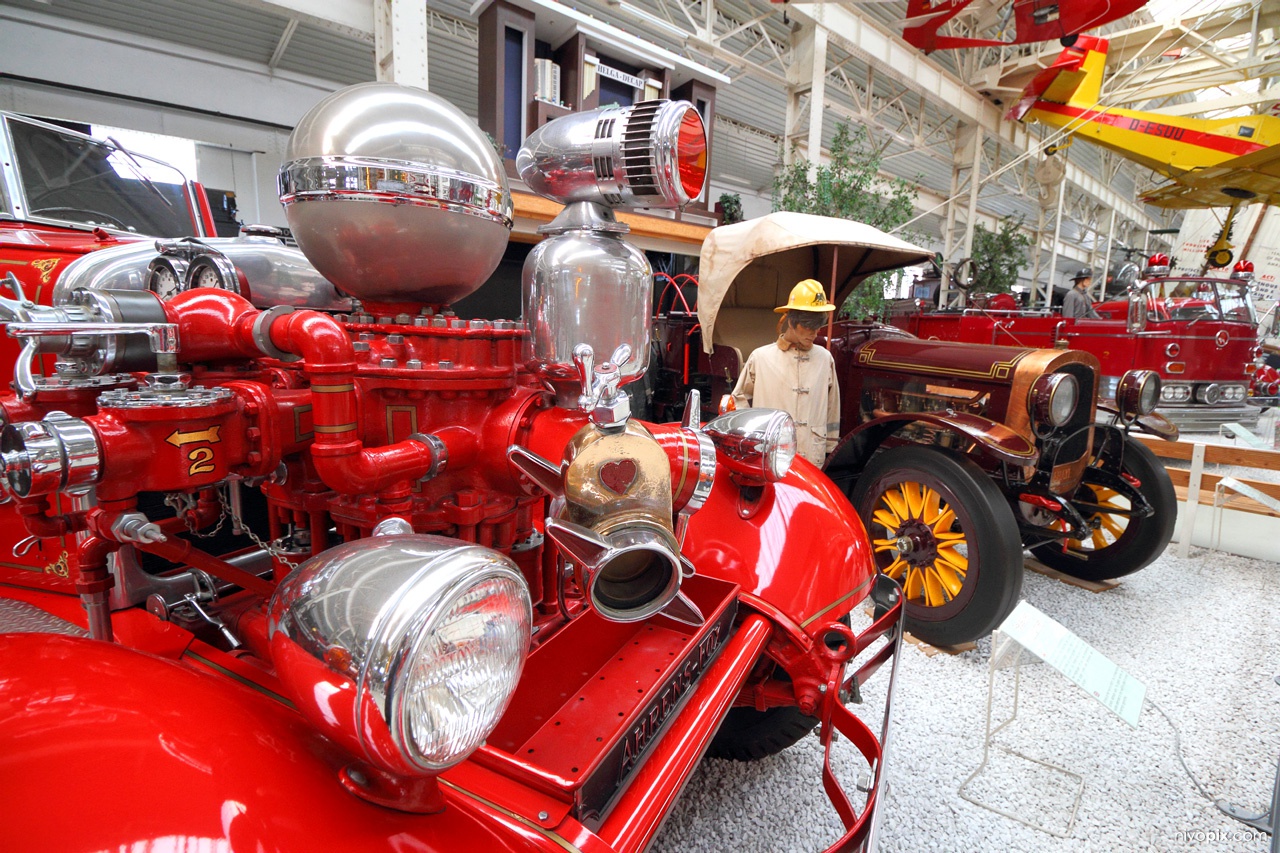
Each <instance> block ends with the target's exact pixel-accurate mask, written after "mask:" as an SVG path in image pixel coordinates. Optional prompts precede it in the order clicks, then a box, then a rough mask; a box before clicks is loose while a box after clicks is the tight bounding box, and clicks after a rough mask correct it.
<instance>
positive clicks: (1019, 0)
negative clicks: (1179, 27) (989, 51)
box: [902, 0, 1147, 53]
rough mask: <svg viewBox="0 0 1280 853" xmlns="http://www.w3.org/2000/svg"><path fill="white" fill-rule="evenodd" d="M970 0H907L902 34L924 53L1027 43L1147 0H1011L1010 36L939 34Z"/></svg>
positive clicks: (1104, 20) (1062, 34) (1076, 30)
mask: <svg viewBox="0 0 1280 853" xmlns="http://www.w3.org/2000/svg"><path fill="white" fill-rule="evenodd" d="M972 2H973V0H908V2H907V21H906V26H905V27H904V28H903V30H902V37H903V38H904V39H905V40H906V41H907V43H908V44H911V45H914V46H916V47H918V48H920V49H921V50H923V51H925V52H926V53H927V52H930V51H934V50H948V49H952V48H964V47H995V46H1000V45H1009V44H1030V43H1032V42H1038V41H1048V40H1050V39H1060V38H1067V37H1070V36H1075V35H1079V34H1080V33H1082V32H1084V31H1085V30H1088V29H1092V28H1094V27H1100V26H1102V25H1103V24H1108V23H1110V22H1112V21H1114V20H1117V19H1119V18H1123V17H1124V16H1125V15H1129V14H1132V13H1133V12H1136V11H1137V10H1138V9H1141V8H1142V7H1143V6H1144V5H1145V4H1146V2H1147V0H1012V2H1013V21H1014V32H1013V33H1012V36H1013V37H1012V38H999V39H983V38H967V37H962V36H946V35H940V34H939V32H938V31H939V29H941V28H942V27H943V26H944V25H945V24H946V23H947V22H948V21H950V20H951V19H952V18H954V17H956V15H958V14H960V12H962V11H964V9H965V8H966V7H968V6H969V4H970V3H972Z"/></svg>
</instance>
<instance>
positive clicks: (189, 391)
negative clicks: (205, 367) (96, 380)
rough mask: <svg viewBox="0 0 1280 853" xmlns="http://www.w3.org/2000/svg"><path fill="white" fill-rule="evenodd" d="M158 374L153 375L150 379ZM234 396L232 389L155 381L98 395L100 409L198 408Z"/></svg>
mask: <svg viewBox="0 0 1280 853" xmlns="http://www.w3.org/2000/svg"><path fill="white" fill-rule="evenodd" d="M156 378H157V377H155V376H150V377H148V379H149V380H155V379H156ZM234 396H235V395H234V394H233V393H232V391H231V389H230V388H223V387H221V386H214V387H212V388H204V387H197V388H188V387H186V386H185V385H174V386H172V387H164V386H157V385H156V384H155V383H154V381H152V383H151V384H149V385H148V386H147V387H144V388H140V389H138V390H136V391H134V390H131V389H127V388H120V389H115V390H112V391H104V392H103V393H102V394H101V395H100V396H99V397H98V408H100V409H155V408H166V409H198V408H202V407H205V406H211V405H214V404H216V403H224V402H226V401H228V400H230V399H232V397H234Z"/></svg>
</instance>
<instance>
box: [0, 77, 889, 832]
mask: <svg viewBox="0 0 1280 853" xmlns="http://www.w3.org/2000/svg"><path fill="white" fill-rule="evenodd" d="M705 149H706V141H705V136H704V132H703V128H702V124H701V121H700V120H699V118H698V115H697V113H696V111H695V110H694V109H693V108H692V107H691V106H690V105H689V104H687V103H684V102H665V101H656V102H645V103H642V104H638V105H636V106H634V107H629V108H625V109H619V108H604V109H601V110H598V111H595V112H593V113H586V114H580V115H575V116H569V117H566V118H564V119H561V120H558V121H556V122H554V123H552V124H549V125H546V126H545V127H543V128H542V129H540V130H539V131H538V132H537V133H535V134H534V135H533V136H532V137H531V138H530V139H529V140H528V142H527V143H526V145H525V147H524V148H523V149H522V151H521V153H520V157H519V160H518V164H519V168H520V172H521V176H522V177H523V179H524V180H525V181H526V182H527V183H528V184H529V185H530V186H531V187H532V188H533V189H535V190H536V191H538V192H540V193H542V194H544V195H546V196H548V197H551V198H554V199H556V200H557V201H560V202H562V203H564V204H565V205H566V207H565V209H564V211H563V213H562V214H561V215H560V216H559V217H558V218H557V219H556V220H555V221H554V222H553V223H551V225H550V226H548V227H547V228H545V229H544V231H545V232H546V233H547V235H548V236H547V239H546V240H545V241H544V242H542V243H540V244H539V245H538V246H537V247H536V248H535V250H534V252H533V253H532V254H531V256H530V259H529V261H528V263H527V265H526V267H525V274H524V288H525V294H524V296H525V317H524V323H523V324H521V323H516V322H512V321H503V320H497V321H489V320H470V321H464V320H462V319H459V318H458V317H457V316H455V315H454V314H453V313H452V312H451V311H450V310H449V308H448V305H449V304H450V303H451V302H452V301H454V300H456V299H458V298H460V297H462V296H464V295H466V294H467V293H470V292H471V291H473V290H474V289H475V288H476V287H478V286H479V285H480V284H481V283H482V282H483V281H485V280H486V279H487V278H488V276H489V275H490V273H491V272H492V270H493V269H494V267H495V265H496V264H497V262H498V260H499V258H500V257H501V255H502V252H503V248H504V246H505V244H506V240H507V234H508V230H509V228H510V225H511V204H510V195H509V190H508V187H507V181H506V177H505V174H504V171H503V168H502V165H501V163H500V162H499V161H498V159H497V157H496V154H495V153H494V150H493V147H492V145H491V144H490V142H489V141H488V140H487V139H486V138H485V137H484V135H483V134H482V133H481V132H480V131H479V130H478V129H477V128H476V127H475V126H474V125H473V124H472V123H471V122H470V121H469V120H468V119H467V118H466V117H465V116H463V114H462V113H461V112H459V111H458V110H457V109H455V108H453V107H452V106H450V105H448V104H447V103H445V102H444V101H442V100H440V99H438V98H436V97H435V96H432V95H429V94H428V93H425V92H421V91H418V90H409V89H404V88H400V87H396V86H393V85H391V84H363V85H361V86H357V87H353V88H351V89H347V90H343V91H341V92H338V93H336V94H334V95H333V96H331V97H329V98H328V99H326V100H325V101H323V102H322V103H321V104H319V105H318V106H317V107H316V108H315V109H313V110H312V111H311V112H310V113H309V114H308V115H307V116H306V117H304V119H303V121H302V122H301V123H300V124H299V126H298V128H297V129H296V131H295V133H294V135H293V137H292V138H291V141H290V145H289V151H288V161H287V162H286V163H285V165H284V167H283V169H282V172H281V177H280V181H281V189H282V200H283V202H284V203H285V205H286V209H287V213H288V218H289V222H290V225H291V227H292V229H293V231H294V233H295V235H296V236H297V238H298V242H299V245H300V247H301V249H302V250H303V251H304V252H305V253H306V256H307V257H308V258H309V259H310V261H311V262H312V263H313V264H314V265H315V267H316V268H317V269H319V271H320V272H321V273H323V275H324V276H325V277H326V278H327V279H328V280H329V281H331V282H332V283H333V284H335V285H337V286H338V287H339V288H340V289H341V290H342V291H343V293H344V294H345V295H343V296H339V295H338V294H337V293H336V292H332V291H331V292H329V293H327V294H325V293H321V294H319V295H316V294H307V293H304V292H300V289H299V288H298V286H297V284H298V281H299V279H298V277H297V276H296V275H294V274H290V273H288V272H287V271H286V270H285V269H284V267H285V266H287V264H272V263H263V264H259V265H257V266H255V265H254V264H253V263H251V262H250V261H251V258H250V257H249V256H250V254H251V253H250V252H249V251H248V250H243V253H242V255H241V257H240V258H239V260H238V261H236V262H235V263H234V264H233V267H234V269H232V270H230V271H228V270H226V269H223V272H224V273H226V272H232V273H234V275H231V276H230V277H219V276H216V275H215V276H212V277H211V278H209V279H208V280H209V281H214V282H215V283H219V284H220V286H219V287H213V288H210V287H199V286H195V285H198V284H201V283H204V282H205V280H206V277H204V276H194V277H193V276H192V275H191V274H190V273H191V269H190V267H189V265H188V263H189V262H190V261H191V259H190V258H188V257H186V256H180V255H175V254H173V253H168V254H164V253H162V254H160V255H155V256H153V257H151V258H149V259H148V258H146V257H139V258H137V265H136V266H135V267H134V268H133V270H132V273H133V274H124V273H120V274H119V275H115V274H113V275H107V274H102V275H89V276H85V277H83V278H82V277H79V276H77V275H76V270H75V269H74V268H73V269H72V270H71V271H69V272H68V274H67V275H68V282H70V283H75V282H85V284H84V286H79V285H77V286H71V287H69V288H68V290H67V291H66V292H65V294H60V298H59V299H58V300H57V304H55V305H54V306H50V307H46V306H37V305H34V304H32V303H30V302H26V301H19V302H14V303H11V304H10V305H9V306H8V309H9V311H10V312H11V314H12V320H11V322H10V323H9V325H8V333H9V335H11V336H13V337H15V338H17V339H19V340H21V341H24V342H26V344H25V346H26V352H27V354H28V355H29V356H31V357H51V358H54V359H56V360H57V362H58V369H57V371H56V372H55V373H53V374H51V375H49V376H42V375H39V374H38V372H36V371H32V370H20V371H19V373H20V377H19V379H18V380H17V382H16V385H17V391H16V392H15V393H14V394H11V395H9V396H7V397H5V398H4V399H3V400H0V407H2V408H3V411H4V415H5V421H6V425H5V427H4V430H3V434H2V436H0V457H2V460H3V466H4V481H5V483H6V487H7V492H8V496H9V498H10V499H11V500H12V502H13V505H14V507H15V508H16V515H17V516H19V517H20V518H21V523H22V524H23V525H24V526H25V529H26V531H27V532H28V533H29V534H30V536H31V537H34V539H33V541H35V542H38V543H40V544H41V545H43V546H44V547H45V548H47V549H50V548H51V549H53V550H55V551H57V556H56V558H54V559H52V560H50V564H51V566H52V568H50V569H49V570H48V571H43V572H41V571H31V570H29V569H25V568H21V567H15V566H7V567H2V568H0V579H2V580H3V586H2V587H0V589H2V590H3V592H0V631H3V633H0V672H2V673H3V675H2V677H0V755H2V756H3V763H4V771H5V772H4V774H3V777H4V782H3V787H4V790H5V795H4V797H3V798H0V821H2V822H3V826H4V830H3V837H4V839H5V843H6V845H11V846H12V847H14V849H40V850H50V851H53V850H67V851H81V850H104V849H124V848H129V849H132V848H133V847H135V846H138V847H146V848H147V849H161V848H167V847H173V848H175V849H176V848H182V849H186V848H188V847H196V846H200V847H202V848H204V847H208V848H209V849H214V850H237V851H238V850H265V849H270V850H319V849H328V850H357V849H360V850H363V849H397V850H399V849H413V850H424V851H426V850H435V851H446V850H456V849H462V848H467V849H474V850H484V851H490V850H556V851H563V850H581V851H603V850H626V851H631V850H642V849H644V848H645V847H646V846H648V844H649V843H650V842H651V841H652V839H653V837H654V835H655V834H656V832H657V830H658V828H659V826H660V825H661V823H662V820H663V818H664V816H665V815H666V813H667V812H668V811H669V809H670V808H671V806H672V803H673V802H674V800H675V799H676V797H677V796H678V794H679V792H680V790H681V788H682V786H683V785H684V784H685V782H686V781H687V780H688V779H689V777H690V775H691V774H692V772H693V769H694V767H695V766H696V764H697V763H698V761H699V759H700V758H701V756H702V755H703V753H704V752H705V751H707V750H708V749H710V750H711V751H712V752H713V753H715V754H718V755H725V756H731V757H738V758H757V757H760V756H762V755H765V754H768V753H771V752H775V751H777V750H779V749H782V748H785V747H786V746H789V745H790V744H792V743H794V742H795V741H796V740H797V739H799V738H800V737H802V736H803V735H804V734H806V733H807V732H809V731H810V730H812V729H813V728H814V727H815V726H820V729H819V731H820V736H821V737H822V738H823V740H824V742H825V743H827V744H828V745H829V744H830V743H831V740H832V739H833V738H834V737H836V734H837V733H839V734H843V735H844V736H845V737H847V738H848V739H850V740H851V741H852V742H853V744H854V745H855V746H856V748H857V749H858V751H859V752H860V753H861V754H862V755H863V756H864V757H865V759H866V762H867V766H868V770H869V771H870V775H869V777H868V778H869V779H870V784H869V785H864V786H863V787H866V788H867V790H868V794H867V798H866V801H865V804H861V803H860V804H859V805H858V806H856V807H855V806H854V805H853V804H852V803H851V802H850V800H849V798H848V797H846V796H845V794H844V793H843V792H842V788H841V785H840V783H839V782H838V781H837V780H836V778H835V776H834V775H833V774H832V772H831V769H830V766H829V764H828V765H827V766H825V767H824V771H823V775H824V779H823V781H824V787H825V788H826V790H827V791H828V793H829V795H830V796H831V798H832V801H833V803H834V805H835V807H836V809H837V811H838V812H839V814H840V816H841V818H842V820H843V822H844V824H845V826H846V832H845V834H844V835H843V837H841V838H839V839H835V840H834V841H833V844H832V847H831V849H833V850H861V849H865V847H866V846H867V844H868V839H869V838H870V837H871V836H872V835H873V832H874V822H875V821H874V819H875V815H876V813H877V807H878V794H879V791H880V790H881V785H882V779H883V773H884V742H885V735H886V733H887V728H885V729H884V730H882V732H881V733H880V734H879V735H877V734H876V733H874V732H873V730H872V728H871V727H869V726H868V725H866V724H864V723H863V722H862V721H861V720H859V718H858V717H857V716H855V715H854V714H853V712H852V711H851V710H849V708H847V707H846V706H845V704H844V702H845V701H846V700H849V699H857V698H858V697H859V695H860V694H859V687H860V685H861V684H863V683H864V681H865V679H866V678H867V677H869V676H870V675H871V674H872V673H873V672H875V671H876V670H877V669H878V668H880V667H881V666H882V665H883V664H885V663H886V662H891V661H896V658H895V657H894V655H895V652H896V650H897V648H898V645H899V643H900V640H901V629H900V624H901V623H900V616H901V612H902V603H901V597H900V595H899V594H898V591H897V587H896V585H895V584H894V583H893V582H892V581H889V580H888V579H885V578H880V577H877V575H876V573H875V568H874V563H873V560H872V555H871V553H870V547H869V545H868V541H867V537H866V533H865V532H864V530H863V528H862V525H861V523H860V522H859V520H858V518H857V516H856V514H855V513H854V512H853V510H852V508H851V507H850V506H849V504H848V502H847V501H846V500H845V499H844V497H843V496H842V495H840V494H839V493H838V492H837V491H836V490H835V488H834V486H833V485H832V484H831V483H830V481H828V480H827V479H826V478H825V477H823V476H822V475H821V474H820V473H819V472H818V471H817V470H816V469H814V468H813V467H812V466H810V465H808V464H807V463H806V462H804V461H803V460H793V458H792V457H793V456H794V429H795V428H794V424H793V423H792V422H791V420H790V418H789V416H787V415H785V414H784V413H781V412H776V411H772V410H752V411H743V412H736V413H731V414H729V415H727V416H724V417H720V418H716V419H715V420H712V421H709V422H707V423H705V424H703V423H701V422H700V417H699V414H698V412H699V405H698V401H697V399H696V395H695V398H694V399H693V400H692V401H691V402H690V404H689V405H688V407H687V416H686V418H685V420H684V422H683V423H682V424H661V425H659V424H649V423H642V422H640V421H638V420H636V419H634V418H632V417H630V413H629V408H628V403H627V396H626V394H625V392H624V391H623V390H622V386H623V385H624V384H625V383H627V382H628V381H630V380H633V379H635V378H637V377H638V376H639V375H640V374H641V372H642V371H643V360H644V357H645V354H646V352H647V348H648V337H649V323H650V320H649V312H648V310H647V309H648V305H649V304H650V303H649V300H650V298H651V287H652V284H651V281H652V273H651V270H650V268H649V265H648V263H647V262H646V261H645V259H644V257H643V255H642V254H641V253H640V252H638V251H637V250H636V249H634V248H633V247H632V246H631V245H630V244H628V243H626V242H624V241H623V240H622V239H621V234H620V232H621V231H623V230H625V229H624V227H623V226H620V225H619V224H618V222H617V221H616V219H615V217H614V215H613V212H612V207H613V206H617V205H630V206H647V207H678V206H680V205H682V204H684V203H686V202H687V201H688V200H689V199H690V198H693V197H696V196H697V195H698V193H699V192H700V191H701V188H702V185H703V181H704V178H705V174H704V163H705V158H704V155H705ZM264 251H265V247H264ZM121 254H122V255H125V254H129V253H127V252H124V251H121ZM209 263H211V264H213V266H215V267H216V266H218V264H217V263H214V262H213V261H210V262H209ZM99 272H101V270H99ZM295 272H296V271H295ZM124 281H133V282H135V284H134V285H131V286H124V287H119V286H117V287H109V286H103V285H104V283H111V282H116V283H119V282H124ZM148 283H149V285H150V287H151V289H150V290H148V289H144V286H146V285H147V284H148ZM157 289H158V290H160V291H162V292H163V293H165V295H166V296H167V298H161V296H159V295H157V293H156V292H155V291H156V290H157ZM237 291H239V292H237ZM348 299H350V300H354V302H353V303H351V304H348V305H347V306H346V307H340V305H339V303H342V302H344V301H346V300H348ZM326 301H331V302H332V303H333V304H325V303H326ZM300 305H311V306H312V307H299V306H300ZM317 309H320V310H317ZM868 597H870V598H871V599H872V600H873V602H874V604H875V615H874V617H872V618H871V619H870V620H868V619H867V617H865V616H864V615H863V612H862V610H861V609H858V610H856V611H855V607H856V606H857V605H859V604H860V603H861V602H862V601H864V600H866V599H867V598H868ZM851 617H852V618H851ZM855 624H857V625H861V626H862V627H861V629H860V630H855V629H854V628H852V627H850V626H851V625H855ZM882 677H888V678H890V680H892V677H893V675H892V673H889V674H888V675H887V676H882ZM889 693H890V694H891V693H892V683H890V690H889ZM887 714H888V709H887V707H886V709H885V717H884V721H885V723H886V724H887V719H888V717H887ZM51 792H56V796H57V797H58V799H59V801H60V802H63V803H66V804H74V806H73V809H74V817H72V816H71V814H70V812H68V813H65V814H62V815H57V814H51V813H50V811H49V808H48V803H49V799H48V798H49V796H50V794H51ZM68 808H72V806H70V805H69V806H68Z"/></svg>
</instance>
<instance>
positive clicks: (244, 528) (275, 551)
mask: <svg viewBox="0 0 1280 853" xmlns="http://www.w3.org/2000/svg"><path fill="white" fill-rule="evenodd" d="M227 492H228V484H225V483H224V484H223V485H220V486H218V488H217V494H218V503H219V504H220V505H221V506H222V515H221V516H220V517H219V518H218V526H217V527H215V528H214V529H213V533H217V532H218V529H219V528H221V527H222V523H223V522H224V521H225V520H226V519H228V518H230V519H231V521H232V523H233V524H234V525H235V526H236V527H238V528H240V532H241V533H243V534H244V535H245V536H247V537H249V541H250V542H252V543H253V544H254V545H257V546H258V547H259V548H261V549H262V550H263V551H266V552H267V553H268V554H270V555H271V556H272V557H273V558H275V559H277V560H279V561H280V562H281V563H284V564H285V565H286V566H288V567H289V569H290V570H291V571H292V570H293V569H296V568H298V564H297V563H295V562H294V561H293V560H291V559H289V558H288V557H287V556H285V555H286V554H287V553H288V552H287V551H285V550H284V549H283V548H279V547H277V546H275V545H273V544H271V543H269V542H263V541H262V540H261V539H259V538H258V534H256V533H254V532H253V529H252V528H251V527H249V525H248V524H247V523H245V520H244V519H243V518H241V517H240V516H239V515H236V512H235V510H234V509H232V507H231V501H230V499H229V498H228V495H227ZM213 533H210V534H206V535H208V536H212V535H213ZM197 535H199V534H197Z"/></svg>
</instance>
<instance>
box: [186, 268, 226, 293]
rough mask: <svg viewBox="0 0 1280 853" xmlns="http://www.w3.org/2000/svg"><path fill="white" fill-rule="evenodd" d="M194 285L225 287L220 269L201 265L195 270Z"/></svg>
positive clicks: (192, 283)
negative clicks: (219, 273)
mask: <svg viewBox="0 0 1280 853" xmlns="http://www.w3.org/2000/svg"><path fill="white" fill-rule="evenodd" d="M191 286H192V287H218V288H224V289H225V287H226V285H224V284H223V281H222V276H220V275H218V271H217V270H216V269H214V268H213V267H210V266H205V265H203V264H202V265H200V266H199V267H198V268H197V269H196V270H195V275H193V276H192V277H191Z"/></svg>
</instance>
